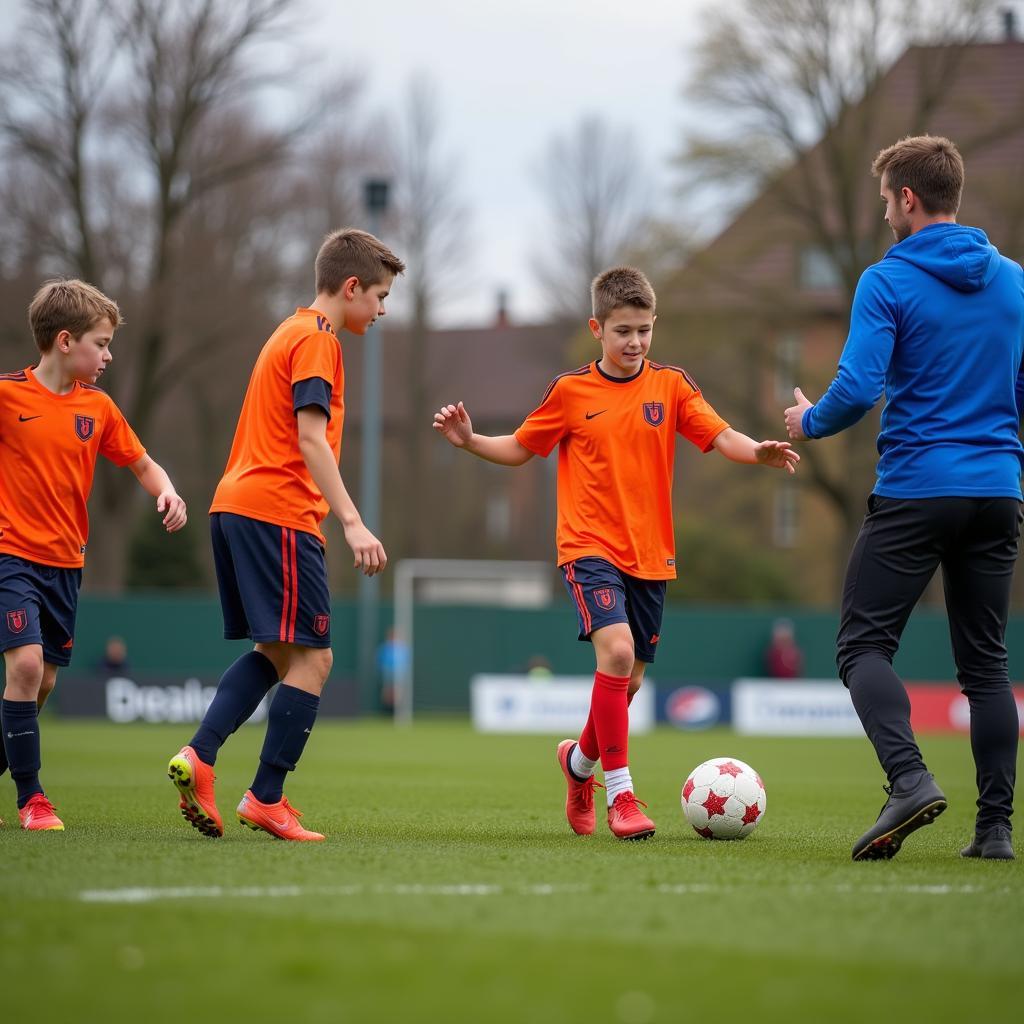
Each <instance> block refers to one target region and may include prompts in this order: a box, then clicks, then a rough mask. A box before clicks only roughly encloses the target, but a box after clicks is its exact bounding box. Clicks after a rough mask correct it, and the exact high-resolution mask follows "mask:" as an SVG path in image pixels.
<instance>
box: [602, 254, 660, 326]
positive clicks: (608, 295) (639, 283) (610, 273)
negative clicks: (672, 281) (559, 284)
mask: <svg viewBox="0 0 1024 1024" xmlns="http://www.w3.org/2000/svg"><path fill="white" fill-rule="evenodd" d="M590 299H591V302H592V303H593V309H594V319H595V320H596V321H597V322H598V323H599V324H603V323H604V322H605V320H607V319H608V317H610V316H611V315H612V313H614V312H615V310H617V309H620V308H621V307H622V306H635V307H636V308H637V309H645V310H649V311H650V312H651V313H653V312H654V309H655V298H654V289H653V288H652V287H651V282H650V281H648V280H647V277H646V275H645V274H644V273H643V272H642V271H640V270H637V269H636V267H612V269H611V270H606V271H604V272H603V273H601V274H598V275H597V277H595V278H594V281H593V283H592V284H591V286H590Z"/></svg>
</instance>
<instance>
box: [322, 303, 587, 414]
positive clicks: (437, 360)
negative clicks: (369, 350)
mask: <svg viewBox="0 0 1024 1024" xmlns="http://www.w3.org/2000/svg"><path fill="white" fill-rule="evenodd" d="M379 327H380V329H379V330H378V335H377V338H378V340H379V342H380V344H381V346H382V349H381V351H382V378H383V379H382V403H381V417H382V422H383V424H384V426H385V427H388V426H398V425H402V424H405V423H406V422H407V421H408V418H409V416H410V410H411V408H412V406H413V401H414V399H413V392H414V388H415V387H417V386H418V387H421V388H422V389H423V402H424V405H425V407H426V409H428V410H429V416H428V420H427V425H429V422H430V419H432V417H433V413H434V411H436V410H437V409H439V408H440V407H441V406H442V405H444V404H448V403H454V402H458V401H462V402H464V403H465V405H466V408H467V409H468V410H469V411H470V414H471V415H472V417H473V420H474V424H479V425H484V424H499V425H501V424H511V425H518V424H519V423H521V422H522V420H523V419H525V417H526V415H527V414H528V413H529V412H530V411H531V410H533V409H535V408H536V407H537V405H538V404H539V402H540V399H541V396H542V395H543V394H544V389H545V388H546V387H547V385H548V382H549V381H550V380H551V379H552V378H553V377H554V376H556V375H557V374H559V373H561V372H563V371H564V370H566V369H571V368H572V367H570V366H569V365H568V354H567V353H568V350H569V348H570V341H571V339H572V337H573V335H574V334H575V333H576V330H577V328H578V325H575V324H571V323H567V322H556V323H550V324H539V325H535V326H494V327H486V328H471V329H460V330H443V331H429V332H428V333H427V334H426V336H425V338H424V339H423V341H422V342H419V343H417V344H416V345H415V348H414V347H413V345H414V343H413V339H412V335H411V333H410V331H409V329H408V328H407V327H404V326H399V325H396V326H394V327H392V326H391V325H389V324H388V323H387V322H386V321H384V322H383V323H382V324H381V325H379ZM372 343H373V342H372V341H371V344H372ZM365 344H366V341H365V340H364V339H362V338H355V337H352V336H351V335H343V336H342V347H343V350H344V358H345V381H346V387H345V418H346V422H353V421H354V422H355V423H358V422H359V421H360V419H361V417H362V410H363V352H364V346H365ZM414 371H415V372H417V373H419V374H421V377H420V379H419V381H418V382H417V381H414V380H413V373H414Z"/></svg>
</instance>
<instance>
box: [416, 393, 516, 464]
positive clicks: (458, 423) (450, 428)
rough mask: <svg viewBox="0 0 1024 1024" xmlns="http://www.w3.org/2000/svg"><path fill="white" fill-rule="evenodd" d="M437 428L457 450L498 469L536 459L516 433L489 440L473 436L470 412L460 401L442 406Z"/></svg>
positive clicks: (437, 419) (484, 436) (482, 436)
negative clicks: (461, 449) (463, 449)
mask: <svg viewBox="0 0 1024 1024" xmlns="http://www.w3.org/2000/svg"><path fill="white" fill-rule="evenodd" d="M434 429H435V430H436V431H437V432H438V433H439V434H440V435H441V436H442V437H444V438H445V439H446V440H447V441H449V442H450V443H451V444H453V445H455V447H456V448H465V450H466V451H467V452H472V453H473V454H474V455H478V456H479V457H480V458H481V459H486V461H487V462H495V463H497V464H498V465H499V466H521V465H522V464H523V463H524V462H529V461H530V459H532V458H533V452H531V451H530V449H529V448H524V447H523V446H522V445H521V444H520V443H519V442H518V441H517V440H516V438H515V435H514V434H502V435H501V436H499V437H489V436H488V435H487V434H476V433H474V432H473V423H472V421H471V420H470V418H469V413H468V412H466V407H465V406H464V405H463V404H462V403H461V402H459V404H458V405H443V406H441V410H440V412H435V413H434Z"/></svg>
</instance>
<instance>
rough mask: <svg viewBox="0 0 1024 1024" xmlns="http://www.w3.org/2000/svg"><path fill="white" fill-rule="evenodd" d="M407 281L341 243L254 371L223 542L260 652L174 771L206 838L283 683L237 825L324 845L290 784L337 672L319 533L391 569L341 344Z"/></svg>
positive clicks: (359, 240) (218, 514) (341, 236)
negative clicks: (327, 526) (227, 746)
mask: <svg viewBox="0 0 1024 1024" xmlns="http://www.w3.org/2000/svg"><path fill="white" fill-rule="evenodd" d="M404 270H405V264H404V263H402V261H401V260H400V259H399V258H398V257H397V256H395V254H394V253H392V252H391V251H390V250H389V249H387V248H386V247H385V246H384V245H383V243H381V242H380V241H379V240H378V239H376V238H374V237H373V235H370V234H367V233H366V232H365V231H357V230H354V229H351V228H349V229H345V230H343V231H336V232H334V233H333V234H331V235H329V236H328V237H327V239H326V240H325V241H324V243H323V245H322V246H321V247H320V252H319V253H318V254H317V257H316V298H315V299H314V300H313V302H312V304H311V305H310V306H309V308H307V309H301V308H300V309H298V310H296V311H295V315H294V316H291V317H289V318H288V319H287V320H285V321H284V323H282V324H281V325H280V327H278V328H277V330H276V331H275V332H274V333H273V335H271V337H270V340H269V341H268V342H267V343H266V344H265V345H264V346H263V351H262V352H260V355H259V358H258V359H257V360H256V366H255V368H254V369H253V371H252V376H251V378H250V380H249V387H248V390H247V391H246V394H245V401H244V403H243V405H242V412H241V415H240V416H239V419H238V427H237V429H236V431H235V439H234V443H233V445H232V447H231V454H230V455H229V457H228V464H227V468H226V470H225V471H224V476H223V477H222V479H221V481H220V485H219V486H218V487H217V492H216V494H215V495H214V498H213V505H212V506H211V507H210V513H211V516H210V528H211V531H212V536H213V556H214V562H215V565H216V569H217V582H218V584H219V587H220V599H221V606H222V608H223V612H224V636H225V638H227V639H228V640H241V639H245V638H250V639H252V640H253V641H254V642H255V647H254V649H253V650H251V651H249V652H248V653H247V654H243V655H242V656H241V657H240V658H239V659H238V660H237V661H236V662H235V663H234V664H233V665H231V667H230V668H229V669H228V670H227V671H226V672H225V673H224V675H223V677H222V678H221V680H220V684H219V685H218V687H217V694H216V696H215V697H214V699H213V702H212V703H211V704H210V707H209V709H208V710H207V712H206V715H205V717H204V718H203V721H202V724H201V725H200V726H199V729H198V731H197V732H196V734H195V736H193V738H192V740H191V741H190V743H189V744H188V746H186V747H183V748H182V749H181V751H180V752H179V753H177V754H175V755H174V757H172V758H171V761H170V764H169V766H168V774H169V775H170V777H171V780H172V782H174V784H175V786H176V787H177V788H178V792H179V795H180V803H179V806H180V808H181V813H182V814H183V815H184V816H185V818H186V820H187V821H188V822H189V823H190V824H191V825H192V826H193V827H194V828H196V829H198V831H199V832H201V833H202V834H203V835H207V836H220V835H223V833H224V828H223V824H222V822H221V817H220V814H219V813H218V811H217V805H216V802H215V800H214V791H213V782H214V775H213V766H214V764H215V763H216V760H217V752H218V751H219V750H220V748H221V746H222V745H223V744H224V742H225V741H226V740H227V738H228V737H229V736H230V735H231V734H232V733H233V732H234V731H235V730H236V729H237V728H238V727H239V726H240V725H241V724H242V723H243V722H245V721H246V720H247V719H248V718H249V716H250V715H252V713H253V711H255V710H256V707H257V705H258V704H259V703H260V701H261V700H263V698H264V697H265V696H266V694H267V691H268V690H269V689H270V688H271V687H272V686H273V685H274V684H275V683H277V682H278V680H281V681H282V682H281V686H280V687H279V689H278V691H277V693H276V694H275V696H274V699H273V701H272V702H271V704H270V712H269V716H268V721H267V733H266V740H265V741H264V744H263V751H262V753H261V754H260V763H259V768H258V770H257V772H256V777H255V778H254V779H253V783H252V786H251V787H250V788H249V790H247V792H246V793H245V795H244V796H243V797H242V802H241V803H240V804H239V805H238V818H239V821H241V823H242V824H243V825H248V826H249V827H250V828H252V829H253V830H260V829H262V830H263V831H264V832H269V833H270V834H271V835H272V836H276V837H277V838H279V839H290V840H304V841H318V840H321V839H323V838H324V837H323V835H321V834H320V833H319V832H312V831H309V830H307V829H305V828H303V827H302V825H300V824H299V821H298V819H299V817H300V814H299V812H298V811H297V810H296V809H295V808H294V807H292V806H291V804H290V803H289V802H288V799H287V798H286V797H285V796H284V782H285V777H286V775H287V773H288V772H289V771H293V770H294V769H295V766H296V764H297V763H298V761H299V758H300V757H301V756H302V751H303V748H304V747H305V745H306V740H307V738H308V737H309V734H310V731H311V730H312V728H313V723H314V722H315V721H316V714H317V708H318V707H319V704H320V692H321V690H322V689H323V686H324V683H325V682H326V680H327V675H328V673H329V672H330V669H331V661H332V657H331V603H330V594H329V593H328V589H327V567H326V563H325V561H324V544H325V542H324V537H323V534H322V533H321V532H320V523H321V522H322V521H323V519H324V517H325V516H326V515H327V513H328V511H330V512H332V513H333V514H334V515H335V516H336V517H337V518H338V520H339V521H340V523H341V525H342V527H343V528H344V531H345V540H346V542H347V543H348V546H349V547H350V548H351V549H352V553H353V555H354V556H355V567H356V568H357V569H360V570H362V572H363V573H365V574H366V575H367V576H373V575H375V574H377V573H379V572H380V571H381V570H382V569H383V568H384V566H385V565H386V564H387V556H386V555H385V553H384V548H383V547H382V546H381V543H380V541H379V540H377V538H376V537H374V535H373V534H372V533H370V531H369V530H368V529H367V528H366V527H365V526H364V525H363V522H362V520H361V519H360V517H359V513H358V511H357V510H356V507H355V505H354V504H353V502H352V499H351V498H350V497H349V494H348V491H347V490H346V489H345V484H344V483H343V482H342V478H341V473H340V472H339V469H338V459H339V457H340V455H341V428H342V420H343V418H344V411H345V406H344V401H343V392H344V386H345V372H344V368H343V365H342V352H341V341H340V339H339V337H338V332H340V331H341V330H346V331H350V332H351V333H353V334H358V335H362V334H365V333H366V330H367V328H368V327H369V326H370V324H372V323H373V322H374V320H376V319H377V317H379V316H383V315H384V299H385V298H386V297H387V295H388V292H389V291H390V289H391V283H392V281H393V280H394V278H395V276H396V275H397V274H400V273H402V271H404Z"/></svg>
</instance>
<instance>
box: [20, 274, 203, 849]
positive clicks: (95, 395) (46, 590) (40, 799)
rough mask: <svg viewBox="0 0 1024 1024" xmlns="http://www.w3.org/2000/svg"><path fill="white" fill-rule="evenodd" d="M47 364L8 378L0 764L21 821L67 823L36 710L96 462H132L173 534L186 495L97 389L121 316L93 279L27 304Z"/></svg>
mask: <svg viewBox="0 0 1024 1024" xmlns="http://www.w3.org/2000/svg"><path fill="white" fill-rule="evenodd" d="M28 319H29V325H30V326H31V329H32V336H33V337H34V338H35V342H36V346H37V347H38V348H39V353H40V356H39V363H38V364H37V365H36V366H33V367H28V368H27V369H24V370H19V371H18V372H17V373H6V374H3V375H0V651H3V654H4V668H5V670H6V677H7V678H6V685H5V688H4V695H3V704H2V708H0V719H2V724H3V745H2V746H0V754H2V755H4V756H3V757H2V758H0V772H2V771H3V770H4V769H5V768H6V767H7V766H8V764H9V765H10V769H11V777H12V778H13V779H14V782H15V785H16V786H17V789H18V816H19V818H20V819H21V827H22V828H23V829H28V830H30V831H62V830H63V828H64V825H63V823H62V822H61V820H60V818H58V817H57V815H56V813H55V812H54V809H53V805H52V804H51V803H50V801H49V800H48V799H47V798H46V794H45V793H44V792H43V787H42V785H41V784H40V782H39V768H40V744H39V721H38V712H39V708H41V707H42V706H43V704H44V702H45V701H46V698H47V697H48V696H49V695H50V692H51V691H52V690H53V687H54V683H55V682H56V680H57V669H58V668H60V667H61V666H63V665H67V664H68V663H69V662H70V661H71V647H72V644H73V642H74V633H75V612H76V610H77V606H78V588H79V585H80V584H81V581H82V565H83V564H84V562H85V543H86V539H87V538H88V534H89V516H88V513H87V511H86V502H87V500H88V498H89V492H90V491H91V490H92V479H93V472H94V470H95V468H96V459H97V457H98V456H100V455H102V456H104V457H105V458H107V459H110V461H111V462H113V463H114V464H115V465H118V466H128V467H129V468H130V469H131V471H132V472H133V473H134V474H135V476H136V478H137V479H138V481H139V483H140V484H142V486H143V487H144V488H145V489H146V490H147V491H148V492H149V493H150V494H152V495H153V496H154V497H155V498H156V507H157V511H158V512H162V513H163V514H164V526H165V527H166V528H167V531H168V532H169V533H173V532H174V531H175V530H180V529H181V528H182V527H183V526H184V525H185V519H186V511H185V502H184V501H182V500H181V498H180V497H179V496H178V494H177V493H176V492H175V490H174V485H173V484H172V483H171V481H170V478H169V477H168V476H167V474H166V473H165V472H164V471H163V469H161V468H160V466H158V465H157V464H156V463H155V462H154V461H153V460H152V459H151V458H150V457H149V456H148V455H147V454H146V449H145V448H143V447H142V445H141V444H140V442H139V439H138V438H137V437H136V436H135V433H134V432H133V431H132V428H131V427H130V426H129V425H128V423H127V421H126V420H125V418H124V416H123V415H122V414H121V411H120V409H118V407H117V406H116V405H115V404H114V403H113V401H112V400H111V399H110V398H109V396H108V395H107V394H106V393H105V392H103V391H101V390H100V389H99V388H98V387H96V386H95V385H96V381H97V380H98V379H99V377H100V375H101V374H102V373H103V371H104V370H105V369H106V367H107V366H108V365H109V363H110V360H111V353H110V342H111V339H112V338H113V335H114V330H115V328H116V327H117V326H118V325H119V324H120V323H121V322H122V320H121V313H120V310H118V308H117V304H116V303H115V302H113V301H112V300H111V299H108V298H107V296H106V295H104V294H103V293H102V292H100V291H98V290H97V289H96V288H93V287H92V285H88V284H86V283H85V282H84V281H75V280H67V281H64V280H61V281H48V282H47V283H46V284H44V285H43V287H42V288H40V289H39V291H38V292H36V296H35V298H34V299H33V300H32V303H31V305H30V306H29V310H28Z"/></svg>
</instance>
